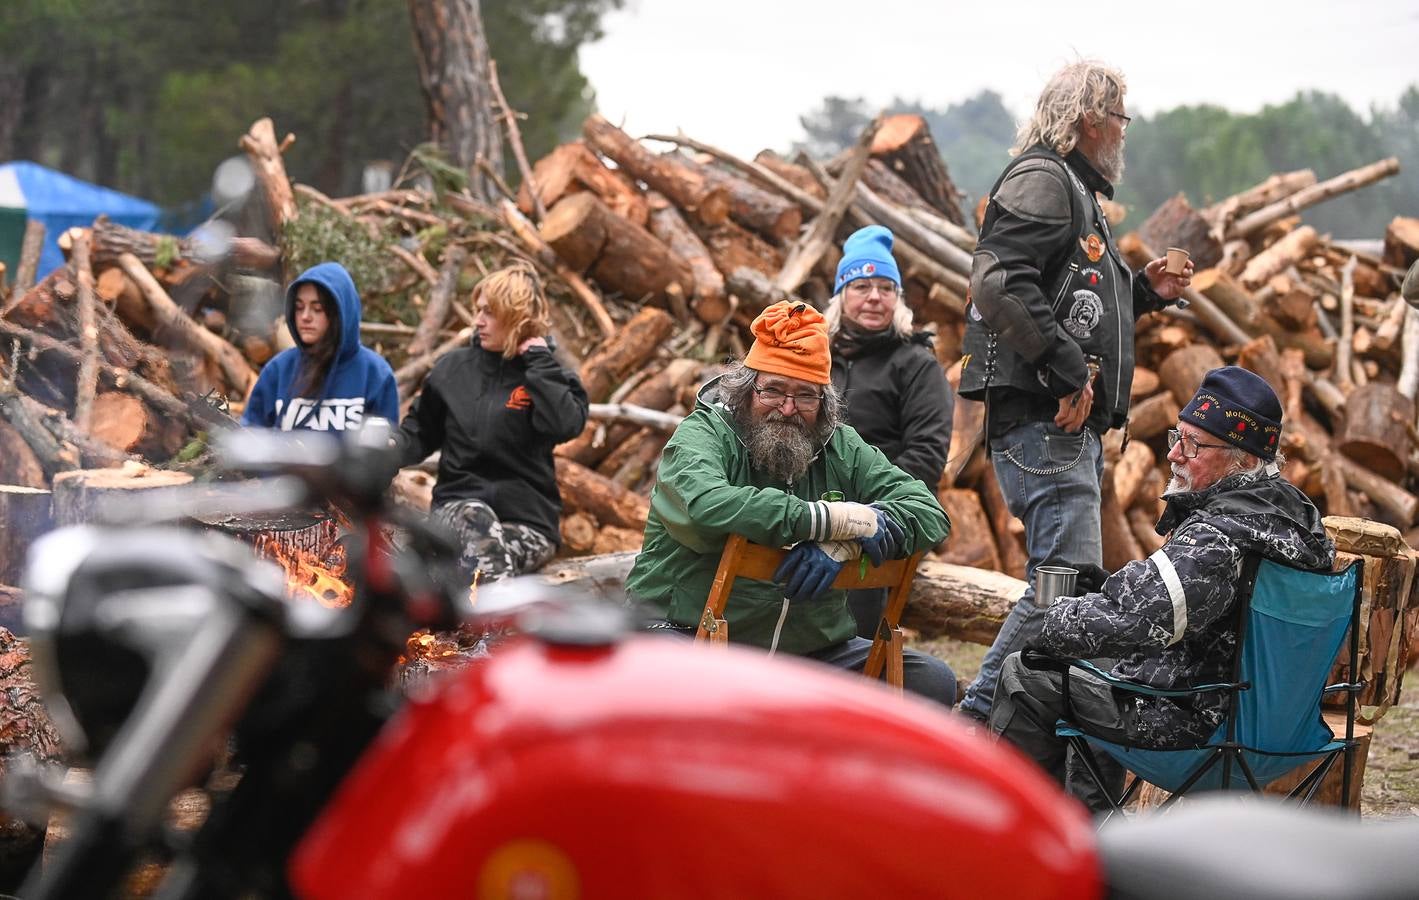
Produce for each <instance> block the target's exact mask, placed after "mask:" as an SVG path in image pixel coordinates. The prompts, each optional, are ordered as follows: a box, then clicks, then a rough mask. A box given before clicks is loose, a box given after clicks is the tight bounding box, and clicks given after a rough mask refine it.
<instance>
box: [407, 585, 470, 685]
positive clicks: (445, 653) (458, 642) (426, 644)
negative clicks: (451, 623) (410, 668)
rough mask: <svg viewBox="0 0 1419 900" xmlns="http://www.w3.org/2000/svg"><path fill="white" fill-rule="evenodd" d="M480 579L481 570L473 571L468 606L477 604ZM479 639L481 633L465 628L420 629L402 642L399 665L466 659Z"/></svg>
mask: <svg viewBox="0 0 1419 900" xmlns="http://www.w3.org/2000/svg"><path fill="white" fill-rule="evenodd" d="M482 577H483V572H482V570H481V569H479V570H477V571H475V572H474V573H473V580H472V581H471V582H470V583H469V585H468V602H469V605H470V606H471V605H473V604H475V603H477V602H478V582H479V581H480V580H482ZM479 637H481V633H477V632H474V631H473V630H472V629H470V628H468V627H467V626H464V627H461V628H458V629H457V630H455V631H440V632H431V631H429V630H428V629H427V628H421V629H419V630H418V631H416V632H414V633H413V634H411V635H409V639H408V640H407V641H405V642H404V655H403V656H401V657H399V665H401V666H407V665H409V664H410V663H411V662H416V661H424V662H437V661H439V660H450V659H453V658H454V657H462V658H467V657H468V655H469V652H470V651H471V650H472V649H473V648H474V647H476V646H477V642H478V638H479Z"/></svg>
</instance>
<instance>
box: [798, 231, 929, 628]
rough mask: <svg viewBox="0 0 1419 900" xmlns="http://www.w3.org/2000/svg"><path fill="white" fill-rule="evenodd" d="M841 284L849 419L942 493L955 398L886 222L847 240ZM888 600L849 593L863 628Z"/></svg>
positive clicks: (838, 351)
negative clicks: (920, 322)
mask: <svg viewBox="0 0 1419 900" xmlns="http://www.w3.org/2000/svg"><path fill="white" fill-rule="evenodd" d="M834 285H835V288H836V291H835V294H834V296H833V299H832V302H831V303H829V304H828V309H827V312H826V313H825V314H824V318H825V319H826V320H827V324H828V333H829V334H830V335H831V337H832V350H833V374H832V377H833V387H835V388H837V390H838V392H839V393H840V394H842V395H843V399H844V402H845V403H846V407H847V415H846V421H847V423H848V424H849V425H851V426H852V427H853V428H855V429H857V433H858V434H860V435H862V439H863V440H865V441H866V442H867V443H869V444H871V445H872V446H874V447H876V448H877V449H878V450H881V451H882V453H883V454H885V455H886V457H887V459H888V460H889V461H891V462H892V464H893V465H895V466H897V468H899V469H901V470H902V471H904V472H906V473H907V474H908V475H911V476H912V477H914V478H917V479H919V480H920V481H923V482H925V483H926V486H927V488H928V489H930V491H931V493H932V494H933V495H935V493H936V486H937V484H938V483H939V482H940V481H941V473H942V471H943V470H944V469H945V467H946V455H947V453H948V452H949V451H950V449H951V417H952V412H953V410H954V408H955V400H954V399H953V398H952V395H951V385H950V384H949V383H948V382H947V381H946V375H945V373H944V372H942V370H941V365H940V364H939V363H938V362H937V361H936V355H935V354H934V353H932V350H931V335H930V334H926V333H921V334H913V333H912V313H911V310H910V309H908V308H907V305H906V303H905V302H904V301H903V300H902V296H901V295H902V277H901V274H900V271H899V270H898V268H897V262H896V260H895V259H894V258H893V257H892V232H891V231H889V230H887V229H886V228H883V227H882V226H881V225H869V226H867V227H866V228H860V229H858V230H857V231H855V232H853V233H852V235H850V236H849V237H848V239H847V240H846V241H845V242H844V243H843V258H842V261H841V262H840V263H839V264H838V271H837V278H836V279H835V280H834ZM886 600H887V592H886V591H885V590H864V591H852V592H850V593H849V594H848V606H849V608H850V609H851V610H852V614H853V618H855V619H856V620H857V633H858V635H859V636H861V637H867V638H870V637H872V636H873V635H874V634H875V633H876V631H877V623H878V622H879V621H880V620H881V618H882V608H883V606H884V605H885V604H886Z"/></svg>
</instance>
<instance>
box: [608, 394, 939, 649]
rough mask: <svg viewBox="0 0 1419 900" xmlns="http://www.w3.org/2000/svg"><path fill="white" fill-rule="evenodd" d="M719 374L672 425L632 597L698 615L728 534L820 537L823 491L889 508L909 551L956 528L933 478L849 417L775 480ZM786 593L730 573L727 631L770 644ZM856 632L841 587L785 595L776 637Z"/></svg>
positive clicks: (681, 619)
mask: <svg viewBox="0 0 1419 900" xmlns="http://www.w3.org/2000/svg"><path fill="white" fill-rule="evenodd" d="M717 381H718V380H717V379H716V380H714V381H710V382H709V383H708V384H706V385H705V386H704V387H703V388H702V389H701V390H700V395H699V402H698V403H696V405H695V411H694V412H692V413H691V414H690V415H689V416H687V417H686V418H685V421H684V422H682V423H681V424H680V426H679V427H678V428H676V429H675V435H674V436H673V437H672V438H671V439H670V443H668V444H667V445H666V446H665V452H664V453H663V454H662V456H661V458H660V468H659V471H658V472H657V474H656V484H655V489H654V491H653V492H652V493H651V496H650V517H649V520H648V521H647V523H646V529H645V545H644V547H643V549H642V550H641V552H640V555H639V556H637V557H636V562H635V565H634V566H633V567H632V568H631V574H630V576H629V577H628V578H627V580H626V590H627V593H628V594H629V595H630V596H631V597H632V599H634V600H637V601H640V602H642V603H645V604H647V605H649V606H651V607H654V608H655V609H658V610H660V611H662V612H664V614H665V617H666V619H668V620H669V621H670V622H673V623H675V624H677V625H690V626H692V625H695V624H697V623H698V622H699V619H700V613H701V612H702V611H703V610H704V605H705V598H706V597H708V596H709V590H710V584H711V582H713V580H714V573H715V569H716V568H717V567H718V565H719V555H720V552H721V551H723V549H724V542H725V540H726V538H727V537H728V535H730V534H736V533H737V534H742V535H744V536H745V537H747V538H748V539H749V540H751V541H753V542H755V543H758V544H767V545H769V546H774V547H783V546H788V545H791V544H795V543H797V542H799V541H804V540H816V539H820V538H822V537H823V535H821V534H815V533H814V528H815V525H817V517H815V516H812V515H810V513H809V509H810V501H815V500H820V499H822V496H823V493H824V492H825V491H841V492H842V493H843V498H844V499H846V500H854V501H857V502H859V503H877V504H879V505H880V506H881V507H882V508H884V509H885V510H887V511H888V512H889V513H890V514H891V516H892V518H894V519H895V520H896V521H897V522H898V523H900V524H901V526H902V529H903V530H904V531H905V532H906V535H907V547H906V552H907V553H915V552H916V551H917V550H919V549H923V548H929V547H932V546H934V545H935V544H936V543H938V542H939V541H941V540H942V539H944V538H945V537H946V535H947V534H949V533H950V531H951V522H950V520H949V519H947V517H946V513H945V512H944V511H943V510H942V509H941V505H940V504H939V503H937V501H936V498H935V497H934V496H932V494H931V492H930V491H929V490H928V489H927V487H926V486H925V485H924V484H922V483H921V482H920V481H918V480H916V479H915V478H913V477H912V476H910V475H908V474H907V473H905V472H903V471H902V470H901V469H898V468H897V467H896V466H894V465H892V464H891V463H890V462H888V461H887V457H885V456H883V455H882V452H881V451H880V450H878V449H876V448H875V447H872V446H870V445H868V444H867V443H866V442H865V441H863V440H862V438H861V437H859V436H858V434H857V432H856V431H854V430H853V429H852V428H851V427H849V426H847V425H841V426H839V427H838V428H836V429H835V430H834V431H833V433H832V435H831V436H830V437H829V438H828V441H827V443H826V444H825V445H824V446H823V449H822V450H821V451H820V452H819V454H818V456H817V457H816V458H815V459H814V461H813V464H812V465H811V466H809V468H808V473H807V475H806V476H804V478H803V479H802V480H801V481H799V482H798V483H797V484H781V483H780V484H776V483H771V482H770V480H769V479H768V478H767V477H765V476H763V475H761V474H760V473H758V472H755V471H753V470H752V469H751V468H750V465H749V456H748V451H747V450H746V448H745V446H744V442H743V440H742V439H741V438H740V436H739V432H738V430H737V428H736V427H735V425H734V423H733V417H732V415H731V414H730V413H729V411H728V410H727V409H725V408H724V407H722V406H720V405H719V404H718V403H717V402H716V401H717V398H718V385H717ZM849 565H855V564H852V563H850V564H849ZM784 602H785V601H784V599H783V592H782V591H781V590H780V589H779V588H778V587H777V586H776V585H773V584H770V583H768V582H762V581H751V580H749V579H742V578H741V579H739V580H737V581H735V583H734V590H733V591H732V592H731V593H730V596H729V603H728V605H727V607H726V611H725V612H726V617H727V618H728V620H729V635H730V639H731V640H733V641H735V642H736V643H745V644H755V645H758V646H761V647H768V646H769V645H770V643H771V641H772V639H773V634H774V629H775V627H776V626H777V624H778V620H779V616H780V614H781V612H782V610H783V605H784ZM855 633H856V626H855V624H854V621H853V618H852V615H851V613H849V612H848V608H847V594H846V592H845V591H832V592H831V593H829V594H828V595H827V596H826V597H824V598H822V599H821V600H817V601H814V602H812V603H797V604H790V606H789V609H788V614H787V617H786V618H785V620H784V624H783V629H782V632H781V634H780V637H779V645H778V646H779V649H780V650H782V651H784V652H786V653H799V654H804V653H811V652H813V651H815V650H819V649H822V648H824V647H830V646H832V645H834V644H838V643H841V642H843V641H845V640H847V639H848V638H850V637H852V636H853V635H854V634H855Z"/></svg>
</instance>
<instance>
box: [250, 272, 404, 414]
mask: <svg viewBox="0 0 1419 900" xmlns="http://www.w3.org/2000/svg"><path fill="white" fill-rule="evenodd" d="M361 314H362V309H361V304H360V295H359V293H358V292H357V291H356V290H355V281H354V279H353V278H351V277H350V273H349V272H347V271H345V267H344V266H342V265H340V264H339V263H334V262H324V263H320V264H319V265H317V266H313V267H311V268H309V269H306V270H305V271H304V272H302V273H301V276H300V277H299V278H297V279H296V280H295V281H293V282H291V285H290V287H288V288H286V324H287V325H288V326H289V327H290V329H291V336H292V337H293V338H295V341H296V346H294V347H292V348H291V349H289V350H283V351H282V352H280V353H278V354H276V356H275V357H273V358H272V359H271V361H270V362H268V363H267V364H266V366H265V367H264V368H262V370H261V377H260V378H258V379H257V380H256V385H255V387H253V388H252V389H251V396H250V397H248V398H247V401H246V410H245V411H244V412H243V413H242V416H241V424H243V425H257V426H260V427H263V428H279V429H280V430H281V431H294V430H296V429H298V428H307V429H310V430H312V431H345V430H347V429H348V430H354V429H357V428H359V427H360V423H361V422H363V421H364V420H365V417H366V416H380V417H383V418H385V419H388V420H389V421H390V422H397V421H399V389H398V388H397V387H396V386H395V383H394V372H393V371H392V370H391V369H390V368H389V363H387V362H385V361H384V357H382V356H380V355H379V354H378V353H375V352H374V351H373V350H370V349H369V348H367V347H365V346H363V345H361V344H360V316H361Z"/></svg>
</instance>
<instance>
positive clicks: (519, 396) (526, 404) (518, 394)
mask: <svg viewBox="0 0 1419 900" xmlns="http://www.w3.org/2000/svg"><path fill="white" fill-rule="evenodd" d="M503 406H504V407H505V408H507V409H531V408H532V395H531V394H529V393H528V392H527V388H526V386H524V385H521V384H519V385H518V386H517V387H515V388H513V389H512V393H511V394H508V398H507V403H504V404H503Z"/></svg>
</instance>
